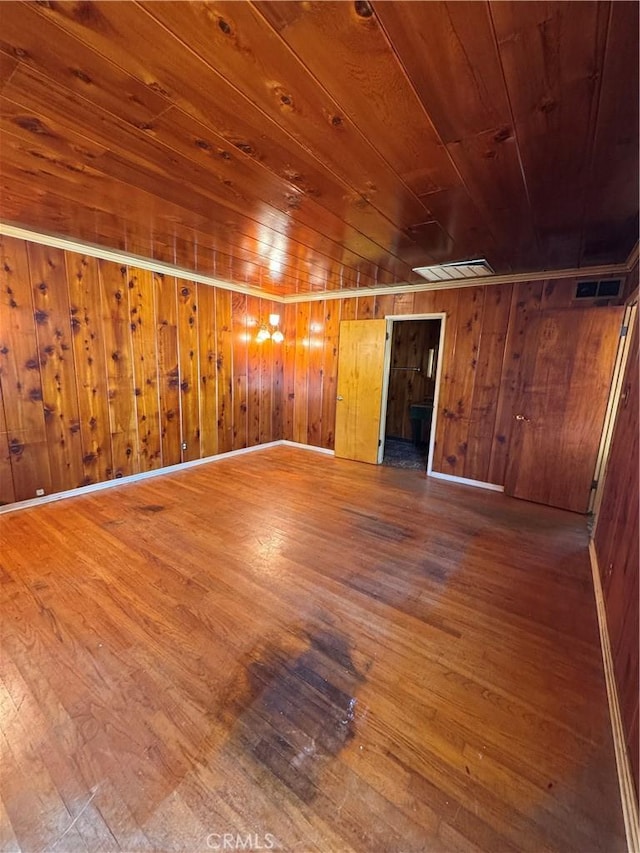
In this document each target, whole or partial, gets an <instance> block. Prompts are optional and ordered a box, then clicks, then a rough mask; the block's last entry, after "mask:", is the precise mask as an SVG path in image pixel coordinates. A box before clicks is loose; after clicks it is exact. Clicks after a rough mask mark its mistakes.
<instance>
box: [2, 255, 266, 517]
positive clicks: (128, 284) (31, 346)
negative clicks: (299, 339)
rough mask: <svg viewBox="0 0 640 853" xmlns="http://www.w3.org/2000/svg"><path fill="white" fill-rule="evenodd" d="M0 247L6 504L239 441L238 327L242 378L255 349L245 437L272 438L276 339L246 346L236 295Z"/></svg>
mask: <svg viewBox="0 0 640 853" xmlns="http://www.w3.org/2000/svg"><path fill="white" fill-rule="evenodd" d="M3 253H4V254H3V258H4V262H3V276H4V279H3V299H4V303H3V308H2V310H3V315H2V332H1V333H0V334H1V337H2V341H1V343H0V358H1V359H2V362H1V364H2V366H1V368H0V383H1V387H2V392H3V419H4V420H3V422H2V429H1V430H0V435H1V438H0V454H1V455H2V460H3V461H2V462H1V463H0V473H1V474H2V479H3V484H2V487H1V489H0V500H2V501H3V502H4V503H10V502H13V501H14V500H25V499H27V498H32V497H35V496H36V490H37V489H43V490H44V493H45V494H49V493H50V492H61V491H66V490H69V489H74V488H76V487H78V486H80V485H84V484H87V483H90V482H91V483H93V482H101V481H103V480H107V479H113V478H120V477H124V476H128V475H131V474H136V473H139V472H140V471H146V470H150V469H154V468H159V467H161V466H164V467H167V466H170V465H175V464H176V463H178V462H180V461H181V460H182V459H185V460H186V459H199V458H202V457H205V456H213V455H215V454H217V453H223V452H226V451H229V450H233V449H237V448H238V447H242V446H244V442H245V441H246V430H245V432H241V434H240V438H237V437H236V438H235V439H234V436H233V432H232V425H233V421H232V419H233V413H234V411H235V410H236V409H237V410H238V411H239V412H242V406H245V407H246V399H245V398H244V397H241V399H240V401H239V402H238V403H237V406H236V400H237V395H236V387H237V384H238V383H237V382H235V381H234V359H233V344H232V337H233V334H232V328H234V327H236V328H241V329H243V330H244V331H243V338H242V340H241V341H240V344H239V349H238V351H237V353H236V356H237V363H236V367H239V368H240V370H241V371H243V372H242V373H240V374H239V375H240V377H241V379H240V383H245V384H246V371H247V368H246V353H247V348H248V347H249V348H252V352H253V353H254V361H253V367H252V369H253V377H254V379H255V381H256V382H257V385H256V387H255V400H254V404H253V409H252V411H253V413H254V418H255V424H254V432H253V436H254V441H255V443H265V442H268V441H272V440H273V436H274V435H275V434H276V430H278V431H279V432H278V437H281V433H282V426H281V421H280V420H279V419H280V418H281V414H280V406H281V403H280V396H281V386H282V379H281V377H282V361H281V345H279V344H275V343H271V342H270V345H269V346H267V347H262V348H260V347H259V345H256V344H255V343H254V342H252V341H253V338H255V331H256V327H255V326H251V327H250V326H249V325H248V318H247V315H246V310H247V306H246V303H245V302H244V301H243V300H241V301H240V302H237V303H236V304H235V306H232V298H231V293H230V292H229V291H223V290H219V289H216V288H213V287H209V286H207V285H195V284H192V283H191V282H184V281H181V280H180V281H179V280H177V279H176V278H174V277H172V276H161V275H157V274H155V273H151V272H148V271H145V270H140V269H136V268H134V267H129V268H127V267H126V266H121V265H120V264H116V263H113V262H111V261H104V260H100V261H97V260H95V259H91V258H85V257H82V256H81V255H77V254H74V253H70V252H66V253H65V252H61V251H60V250H56V249H49V248H47V247H45V246H41V245H38V244H36V243H25V242H23V241H18V240H12V239H9V238H5V239H4V241H3ZM12 303H15V305H13V304H12ZM251 307H252V312H253V313H254V314H256V315H263V314H264V315H265V316H268V314H269V313H271V312H272V311H273V310H274V305H273V303H272V302H270V301H264V300H261V299H256V300H254V302H252V306H251ZM234 310H235V315H234V313H233V312H234ZM249 329H250V330H251V332H252V335H253V338H252V337H251V336H249V339H247V334H248V330H249ZM276 376H277V377H278V381H277V382H276V378H275V377H276ZM241 393H242V387H241ZM276 416H277V418H278V420H277V422H276V421H274V420H273V418H274V417H276ZM245 417H246V409H245ZM183 441H186V443H187V449H186V451H182V450H181V444H182V442H183Z"/></svg>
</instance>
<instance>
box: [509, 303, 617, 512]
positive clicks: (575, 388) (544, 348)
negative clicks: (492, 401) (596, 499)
mask: <svg viewBox="0 0 640 853" xmlns="http://www.w3.org/2000/svg"><path fill="white" fill-rule="evenodd" d="M623 313H624V309H623V308H622V306H612V307H604V308H595V309H594V308H579V309H576V310H574V311H571V312H569V311H566V310H563V309H556V310H552V311H540V312H539V313H538V314H537V316H536V317H534V318H533V320H532V322H531V323H530V324H529V326H528V328H527V330H526V333H525V336H524V340H523V346H522V352H521V362H520V365H521V366H520V376H519V380H518V383H517V388H516V393H515V397H514V401H513V410H512V418H513V421H514V422H513V427H512V437H511V442H510V447H509V461H508V464H507V469H506V472H505V492H506V493H507V494H509V495H513V496H515V497H519V498H523V499H524V500H530V501H538V502H540V503H544V504H547V505H551V506H558V507H561V508H562V509H568V510H572V511H573V512H582V513H586V512H587V511H588V505H589V498H590V495H591V490H592V488H593V486H592V481H593V477H594V472H595V468H596V461H597V455H598V448H599V444H600V439H601V436H602V428H603V424H604V417H605V412H606V407H607V400H608V397H609V393H610V388H611V377H612V375H613V369H614V364H615V358H616V353H617V350H618V345H619V341H620V327H621V324H622V317H623Z"/></svg>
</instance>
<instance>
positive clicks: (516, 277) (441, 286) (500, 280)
mask: <svg viewBox="0 0 640 853" xmlns="http://www.w3.org/2000/svg"><path fill="white" fill-rule="evenodd" d="M628 272H629V268H628V267H627V265H626V263H624V264H603V265H601V266H597V267H580V268H574V269H565V270H537V271H535V272H522V273H510V274H509V275H486V276H481V277H479V278H466V279H465V278H463V279H452V280H451V281H437V282H434V281H424V282H419V283H418V284H409V283H408V282H404V283H400V284H392V285H389V286H388V287H385V286H384V285H383V286H381V287H361V288H359V289H357V290H326V291H325V290H323V291H322V292H321V293H294V294H291V295H290V296H284V297H282V301H283V302H284V303H287V302H318V301H321V300H323V299H348V298H350V297H354V296H389V295H395V294H401V293H423V292H424V291H426V290H459V289H460V288H462V287H489V286H490V285H492V284H517V283H518V282H523V281H540V280H546V279H549V278H553V279H556V278H576V277H578V276H579V277H580V278H601V277H602V276H609V275H610V276H615V275H621V276H622V275H627V274H628Z"/></svg>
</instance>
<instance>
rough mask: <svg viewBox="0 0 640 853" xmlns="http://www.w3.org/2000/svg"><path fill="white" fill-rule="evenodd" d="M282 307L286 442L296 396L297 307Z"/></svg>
mask: <svg viewBox="0 0 640 853" xmlns="http://www.w3.org/2000/svg"><path fill="white" fill-rule="evenodd" d="M283 307H284V312H283V314H284V329H283V333H284V341H283V348H282V360H283V387H282V435H283V438H285V439H286V440H287V441H293V440H294V439H293V404H294V400H295V396H296V388H295V380H296V329H297V325H296V315H297V309H298V306H297V305H291V304H288V305H284V306H283ZM336 358H337V355H336ZM332 417H333V418H334V419H335V406H334V409H333V410H332Z"/></svg>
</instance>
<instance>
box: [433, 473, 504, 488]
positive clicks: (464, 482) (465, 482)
mask: <svg viewBox="0 0 640 853" xmlns="http://www.w3.org/2000/svg"><path fill="white" fill-rule="evenodd" d="M427 477H433V478H434V480H446V481H447V482H448V483H459V484H460V485H461V486H475V488H477V489H489V491H491V492H504V486H497V485H496V484H495V483H485V482H484V481H483V480H470V479H469V478H468V477H456V476H455V474H442V473H441V472H440V471H427Z"/></svg>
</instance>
